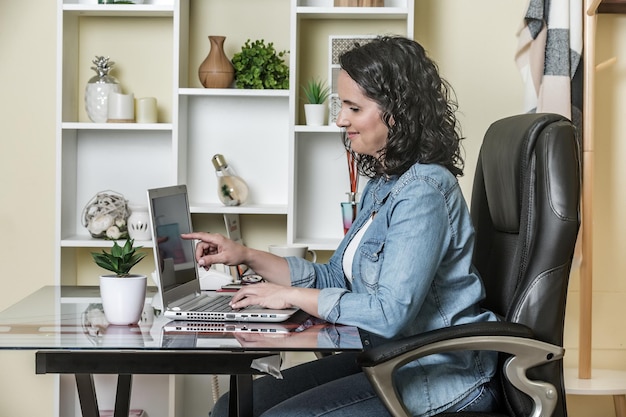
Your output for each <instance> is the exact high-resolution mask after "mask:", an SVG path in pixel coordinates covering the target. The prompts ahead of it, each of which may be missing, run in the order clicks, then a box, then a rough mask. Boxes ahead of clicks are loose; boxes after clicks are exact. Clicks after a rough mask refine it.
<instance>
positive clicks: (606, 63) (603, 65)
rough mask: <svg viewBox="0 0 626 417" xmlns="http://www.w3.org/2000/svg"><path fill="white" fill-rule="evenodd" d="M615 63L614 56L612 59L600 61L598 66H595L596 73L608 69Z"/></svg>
mask: <svg viewBox="0 0 626 417" xmlns="http://www.w3.org/2000/svg"><path fill="white" fill-rule="evenodd" d="M616 62H617V57H616V56H614V57H613V58H609V59H607V60H606V61H602V62H600V63H599V64H598V65H596V71H602V70H605V69H607V68H608V67H610V66H611V65H613V64H615V63H616Z"/></svg>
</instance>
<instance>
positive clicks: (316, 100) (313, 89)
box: [302, 79, 330, 104]
mask: <svg viewBox="0 0 626 417" xmlns="http://www.w3.org/2000/svg"><path fill="white" fill-rule="evenodd" d="M302 89H303V90H304V96H305V97H306V99H307V101H308V102H309V103H311V104H323V103H324V102H325V101H326V99H327V98H328V96H329V95H330V88H329V87H328V85H327V84H326V82H324V81H320V80H318V79H311V80H309V81H308V82H307V83H306V85H304V86H302Z"/></svg>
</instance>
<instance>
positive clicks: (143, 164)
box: [60, 129, 176, 236]
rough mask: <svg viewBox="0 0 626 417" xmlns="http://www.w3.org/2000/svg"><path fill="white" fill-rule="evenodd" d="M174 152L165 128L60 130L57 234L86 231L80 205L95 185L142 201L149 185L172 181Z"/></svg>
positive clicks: (166, 183) (173, 177)
mask: <svg viewBox="0 0 626 417" xmlns="http://www.w3.org/2000/svg"><path fill="white" fill-rule="evenodd" d="M148 150H149V152H148ZM175 153H176V152H175V150H174V149H173V145H172V135H171V132H169V131H158V130H157V131H150V130H147V131H145V130H136V131H132V130H130V131H129V130H124V131H120V130H90V129H88V130H64V131H63V144H62V151H61V154H60V158H61V162H60V163H61V166H62V167H63V169H62V176H61V184H62V186H61V192H62V195H63V199H62V207H61V213H62V219H61V235H62V236H72V235H76V234H81V233H85V234H87V231H86V229H85V228H84V226H83V225H82V222H81V219H82V211H83V208H84V207H85V205H86V204H87V203H88V202H89V201H90V200H91V198H92V197H93V196H94V195H95V194H97V193H98V192H100V191H106V190H113V191H116V192H118V193H121V194H122V195H123V196H124V198H126V199H127V200H129V202H131V203H137V204H147V190H148V189H149V188H155V187H161V186H165V185H172V184H174V183H175V181H176V170H175V167H174V157H173V156H172V155H175Z"/></svg>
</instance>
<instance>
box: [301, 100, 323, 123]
mask: <svg viewBox="0 0 626 417" xmlns="http://www.w3.org/2000/svg"><path fill="white" fill-rule="evenodd" d="M304 116H305V118H306V124H307V126H323V125H324V124H325V121H326V105H325V104H305V105H304Z"/></svg>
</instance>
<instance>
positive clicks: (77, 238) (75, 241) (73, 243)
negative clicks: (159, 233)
mask: <svg viewBox="0 0 626 417" xmlns="http://www.w3.org/2000/svg"><path fill="white" fill-rule="evenodd" d="M121 241H124V240H121ZM135 244H136V245H139V246H143V247H144V248H151V247H153V246H154V245H153V244H152V241H151V240H138V241H136V242H135ZM111 246H113V241H112V240H106V239H96V238H93V237H91V236H90V235H88V234H79V235H73V236H66V237H65V238H63V239H61V247H64V248H110V247H111Z"/></svg>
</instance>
